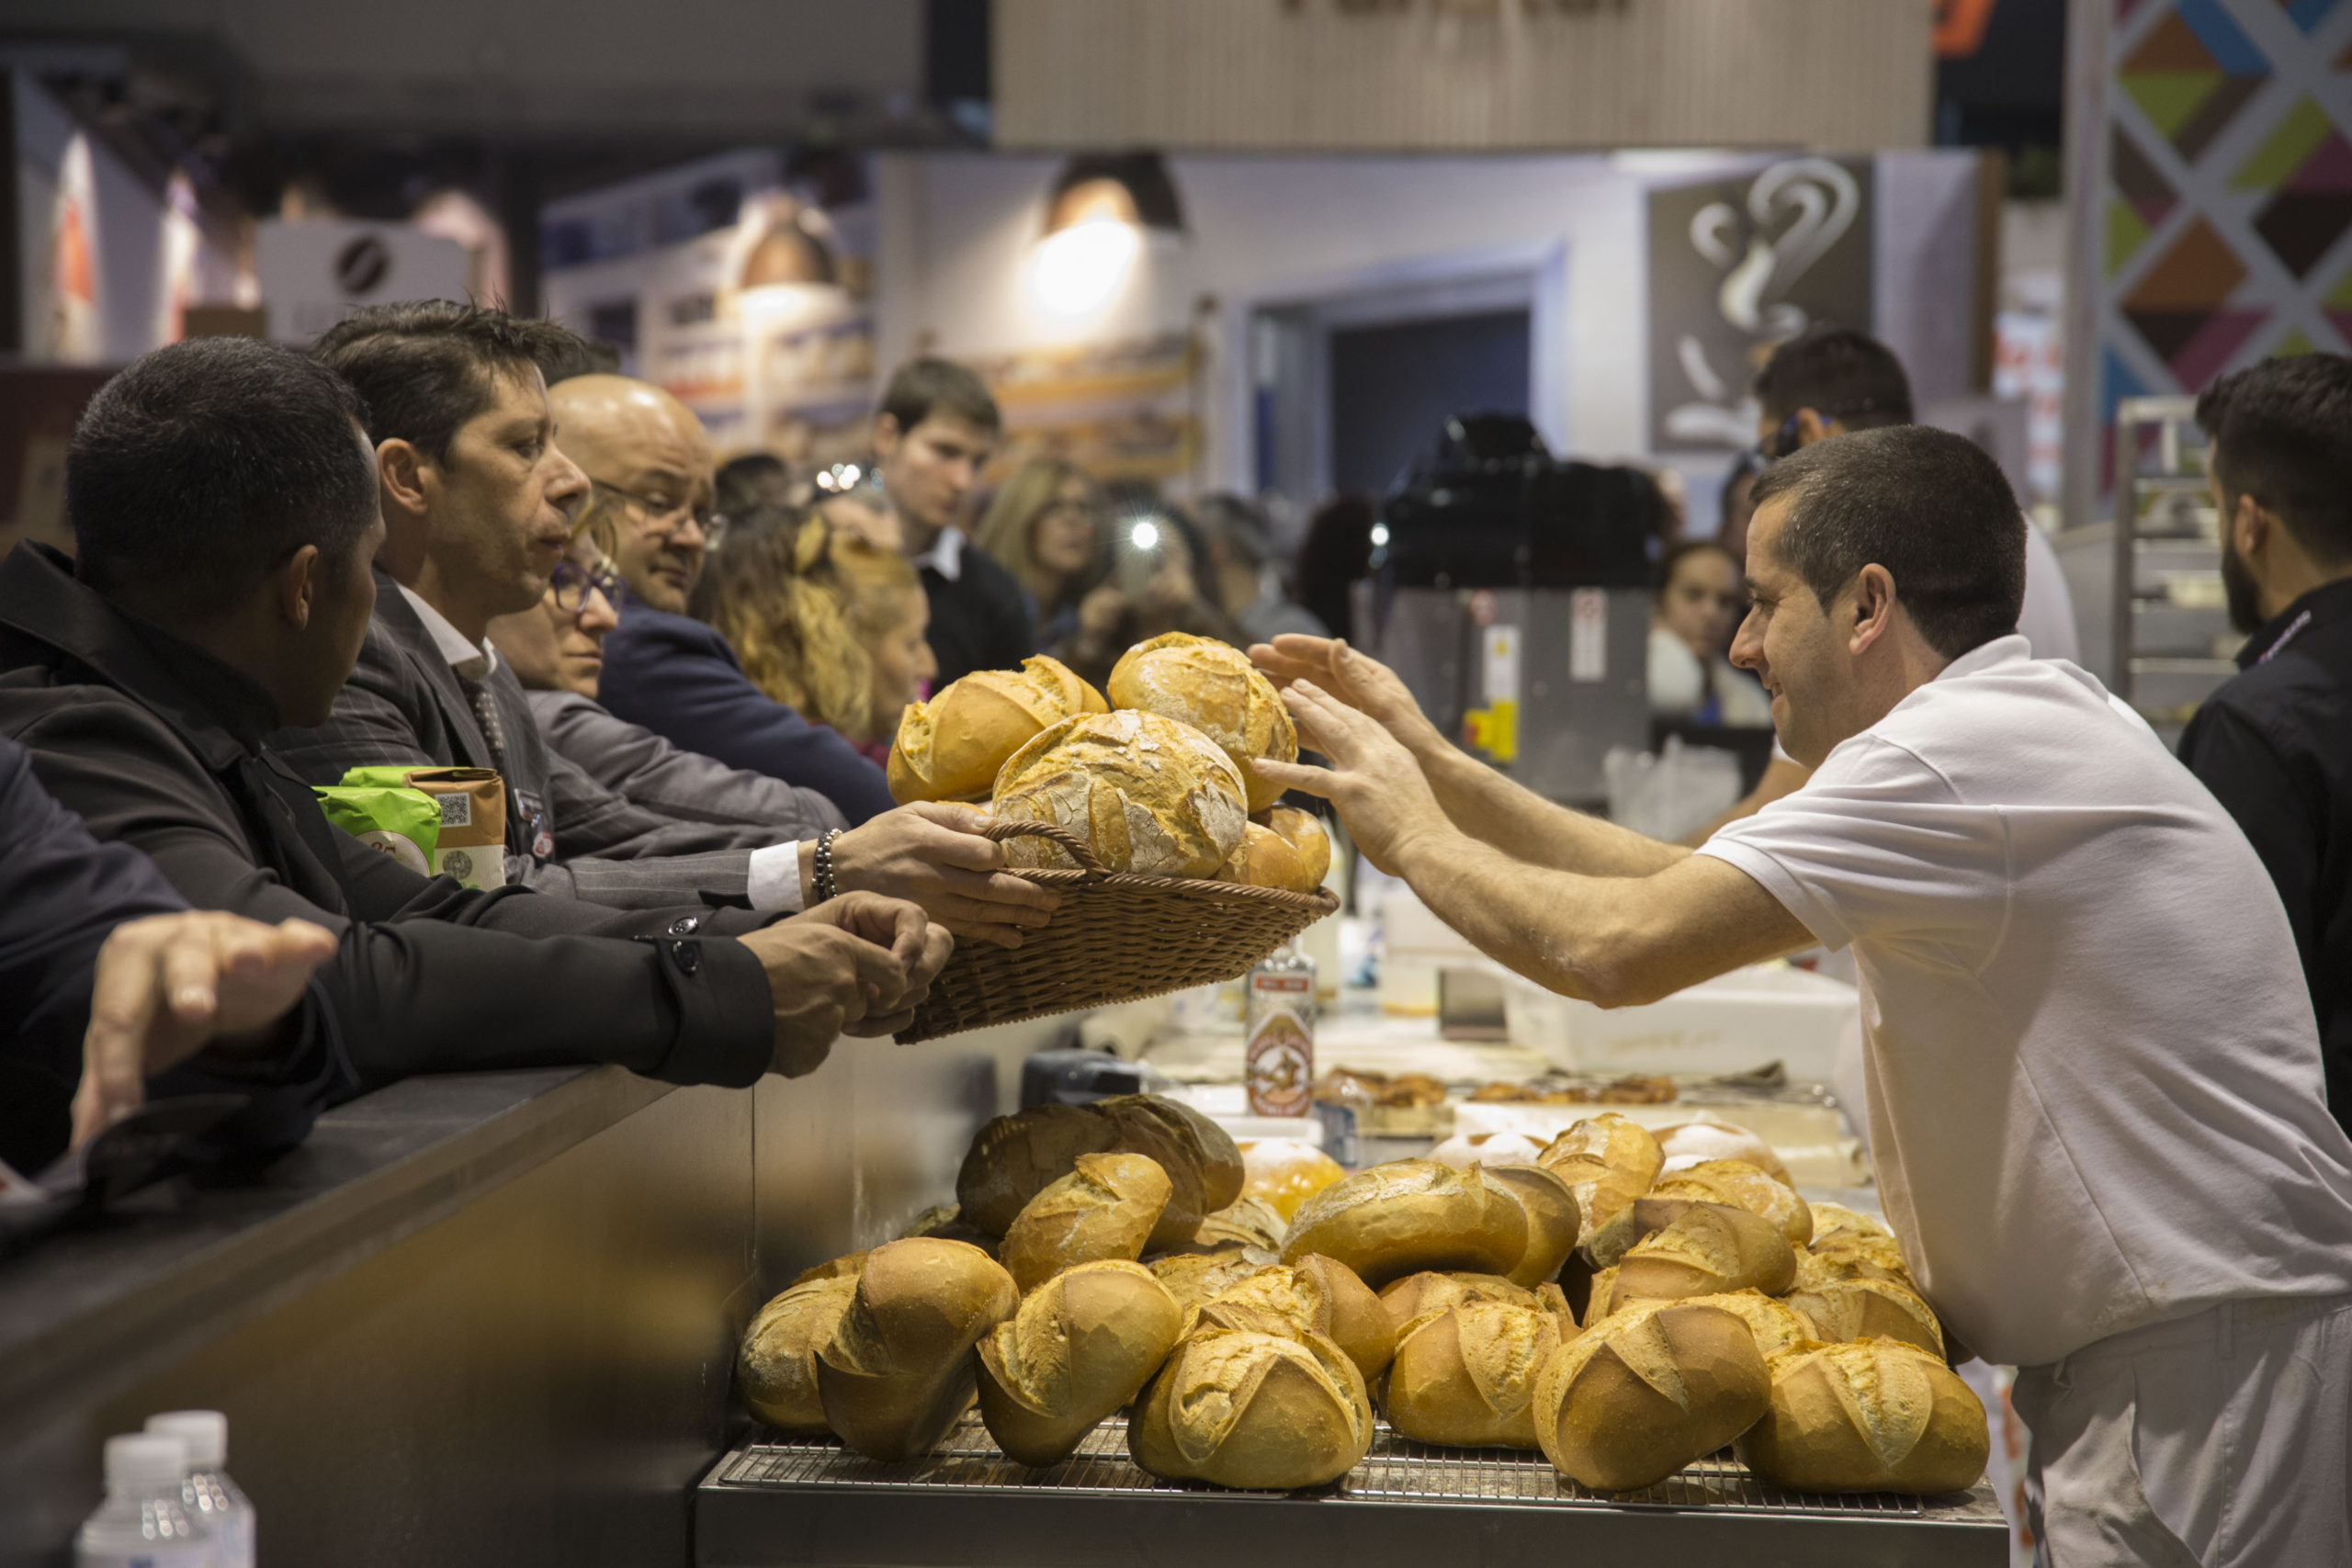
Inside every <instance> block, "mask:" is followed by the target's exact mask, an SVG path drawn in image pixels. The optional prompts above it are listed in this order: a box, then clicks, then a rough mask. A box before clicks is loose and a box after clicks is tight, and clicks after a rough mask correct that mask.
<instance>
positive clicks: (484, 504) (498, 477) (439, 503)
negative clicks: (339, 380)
mask: <svg viewBox="0 0 2352 1568" xmlns="http://www.w3.org/2000/svg"><path fill="white" fill-rule="evenodd" d="M554 434H555V423H554V417H553V415H552V414H551V413H550V412H549V411H548V391H547V384H546V383H545V382H544V381H542V380H541V379H540V378H539V373H538V371H537V370H536V369H530V370H526V371H524V372H523V373H521V374H512V373H510V374H498V375H493V376H492V398H491V404H490V407H489V408H488V409H486V410H484V411H483V412H481V413H479V414H476V415H475V416H474V417H473V418H472V419H469V420H468V421H467V422H466V423H464V424H461V425H459V426H458V433H457V434H456V435H455V436H453V437H452V438H451V440H450V443H449V451H448V455H447V457H446V459H439V460H435V461H433V462H430V463H428V464H426V465H425V466H424V469H423V470H422V474H421V477H422V480H423V483H424V491H425V497H426V522H427V526H428V527H429V528H430V530H431V534H432V537H431V541H430V543H429V544H428V545H427V546H426V547H425V569H424V574H423V581H421V582H420V590H421V591H422V592H424V596H425V597H426V598H427V599H429V600H432V601H433V602H434V603H435V604H436V605H437V606H439V607H440V609H441V610H442V613H443V614H444V615H449V616H450V618H451V619H453V620H456V621H458V623H459V624H460V625H461V626H462V625H463V624H464V623H465V622H466V621H468V620H469V619H474V618H477V617H478V618H480V619H481V620H484V621H487V620H488V619H489V618H490V617H492V616H494V615H511V614H513V613H515V611H518V610H525V609H528V608H529V607H530V606H531V605H533V604H537V602H538V598H539V595H540V594H541V593H543V592H546V591H547V585H548V573H549V572H550V571H552V570H555V563H556V562H557V561H558V560H560V559H561V558H562V556H563V551H564V547H566V546H567V545H568V544H570V543H571V530H572V519H573V516H574V514H576V513H578V511H579V509H580V506H581V503H582V501H583V500H584V498H585V497H586V495H587V493H588V485H587V480H586V479H585V478H584V477H582V474H581V472H580V469H579V468H578V467H577V466H575V465H574V464H573V463H572V461H571V458H569V457H565V456H564V454H563V453H562V452H561V451H560V450H559V449H558V448H557V446H556V445H555V440H554Z"/></svg>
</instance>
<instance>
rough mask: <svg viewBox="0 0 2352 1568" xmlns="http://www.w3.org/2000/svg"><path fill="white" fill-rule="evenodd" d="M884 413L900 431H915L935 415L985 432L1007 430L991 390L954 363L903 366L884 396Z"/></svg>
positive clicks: (921, 362)
mask: <svg viewBox="0 0 2352 1568" xmlns="http://www.w3.org/2000/svg"><path fill="white" fill-rule="evenodd" d="M881 412H884V413H887V414H888V415H889V416H890V417H891V418H892V419H894V420H896V421H897V422H898V424H899V429H900V430H912V429H913V428H914V427H915V426H916V425H918V424H921V423H922V422H923V421H924V420H927V419H929V418H930V417H931V416H932V415H933V414H935V413H944V414H947V415H949V416H951V417H953V418H956V419H960V420H963V421H965V422H966V423H970V424H977V425H978V426H979V427H980V428H981V429H982V430H989V431H994V430H1001V429H1002V428H1003V427H1004V420H1003V417H1002V416H1001V415H1000V414H999V413H998V412H996V400H995V399H994V398H992V397H990V396H989V389H988V388H987V386H986V385H985V384H983V383H982V381H981V380H980V378H978V376H975V375H973V374H972V372H971V371H969V370H968V369H967V368H965V367H963V366H961V365H958V364H956V362H955V361H954V360H952V359H932V358H923V359H910V360H908V361H907V362H906V363H905V364H904V365H901V366H899V368H898V370H897V371H896V372H895V373H893V374H892V376H891V377H890V385H889V387H888V389H886V390H885V391H884V392H883V394H882V408H881Z"/></svg>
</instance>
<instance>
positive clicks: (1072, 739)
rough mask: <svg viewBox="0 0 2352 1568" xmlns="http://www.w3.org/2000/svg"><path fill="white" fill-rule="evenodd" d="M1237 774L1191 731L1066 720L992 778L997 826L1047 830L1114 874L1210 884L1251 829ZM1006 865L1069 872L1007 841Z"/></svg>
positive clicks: (1038, 850) (1057, 857)
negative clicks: (1078, 842) (1066, 836)
mask: <svg viewBox="0 0 2352 1568" xmlns="http://www.w3.org/2000/svg"><path fill="white" fill-rule="evenodd" d="M1245 795H1246V791H1245V789H1244V786H1243V783H1242V778H1241V773H1240V771H1239V770H1238V768H1236V767H1235V766H1234V765H1233V761H1232V759H1231V758H1229V757H1227V755H1226V754H1225V752H1224V751H1222V750H1219V749H1218V747H1217V745H1216V742H1215V741H1213V740H1211V739H1209V738H1208V737H1207V736H1205V735H1204V734H1202V733H1201V732H1200V731H1199V730H1197V729H1194V728H1193V727H1192V726H1190V725H1188V724H1182V723H1179V722H1178V721H1176V720H1174V719H1170V718H1162V717H1161V716H1159V715H1158V714H1152V713H1139V712H1136V711H1133V710H1125V711H1122V712H1118V713H1106V714H1088V715H1084V716H1080V717H1077V718H1067V719H1064V720H1062V721H1061V722H1060V723H1059V724H1057V725H1055V726H1054V727H1053V728H1050V729H1046V730H1045V731H1043V732H1042V733H1040V734H1039V735H1038V736H1037V737H1036V738H1035V739H1033V740H1031V741H1029V742H1028V744H1026V745H1024V746H1023V747H1022V748H1021V750H1018V751H1015V752H1014V753H1013V754H1012V757H1011V758H1010V759H1009V760H1007V761H1006V762H1005V764H1004V767H1003V769H1002V771H1001V772H1000V773H998V774H997V777H996V795H995V804H994V810H995V813H996V816H997V818H998V819H999V820H1001V821H1007V822H1051V823H1054V824H1055V825H1057V826H1058V827H1062V828H1067V829H1069V831H1071V832H1072V833H1075V834H1077V835H1078V836H1079V837H1080V839H1083V840H1085V841H1086V844H1087V847H1088V848H1089V849H1091V850H1092V851H1093V852H1094V854H1095V858H1096V859H1098V860H1100V861H1101V862H1102V863H1103V864H1104V865H1105V866H1107V867H1109V868H1110V869H1111V870H1113V871H1126V872H1134V873H1136V874H1138V875H1144V876H1194V877H1212V876H1215V875H1216V874H1217V871H1218V869H1219V868H1220V867H1222V866H1223V865H1224V864H1225V863H1226V861H1227V858H1228V857H1230V856H1231V855H1232V853H1233V852H1234V849H1235V847H1236V846H1238V844H1239V843H1240V842H1241V830H1242V829H1244V828H1245V827H1247V826H1249V818H1248V817H1247V816H1246V815H1245V813H1246V812H1247V811H1248V809H1249V807H1248V806H1247V804H1246V801H1245ZM1004 854H1005V862H1006V863H1007V864H1009V865H1013V866H1046V867H1056V868H1059V869H1062V870H1071V869H1075V867H1076V864H1077V863H1076V862H1074V861H1073V860H1071V859H1070V857H1069V855H1067V854H1065V853H1063V852H1062V851H1061V850H1060V849H1058V848H1057V847H1056V846H1054V845H1052V844H1050V843H1047V842H1046V840H1043V839H1012V840H1006V842H1005V845H1004Z"/></svg>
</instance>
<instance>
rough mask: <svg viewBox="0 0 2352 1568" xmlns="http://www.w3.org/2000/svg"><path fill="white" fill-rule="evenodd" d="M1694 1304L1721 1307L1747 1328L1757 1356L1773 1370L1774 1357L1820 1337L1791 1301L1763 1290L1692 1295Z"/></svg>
mask: <svg viewBox="0 0 2352 1568" xmlns="http://www.w3.org/2000/svg"><path fill="white" fill-rule="evenodd" d="M1690 1300H1691V1301H1692V1302H1693V1303H1703V1304H1705V1305H1707V1306H1719V1307H1721V1308H1723V1309H1724V1311H1725V1312H1727V1313H1730V1314H1733V1315H1734V1316H1736V1317H1737V1318H1738V1319H1739V1320H1740V1321H1741V1322H1742V1323H1745V1324H1746V1325H1747V1331H1748V1332H1749V1333H1750V1334H1753V1335H1754V1336H1756V1353H1757V1354H1758V1355H1759V1356H1761V1357H1763V1358H1764V1364H1765V1365H1766V1366H1767V1367H1770V1365H1771V1363H1772V1358H1773V1357H1775V1356H1777V1355H1779V1354H1780V1353H1781V1351H1783V1350H1785V1349H1788V1348H1790V1347H1791V1346H1792V1345H1805V1344H1810V1343H1812V1342H1813V1341H1815V1340H1816V1339H1818V1338H1820V1336H1819V1335H1817V1334H1815V1333H1814V1332H1813V1323H1812V1321H1811V1320H1810V1319H1809V1318H1806V1317H1804V1315H1803V1314H1799V1313H1798V1312H1797V1311H1796V1310H1795V1309H1794V1308H1792V1307H1791V1306H1790V1305H1789V1303H1787V1302H1784V1301H1781V1300H1780V1299H1779V1298H1777V1297H1774V1296H1768V1295H1766V1294H1765V1293H1764V1292H1761V1291H1730V1292H1724V1293H1723V1294H1721V1295H1713V1296H1692V1297H1691V1298H1690Z"/></svg>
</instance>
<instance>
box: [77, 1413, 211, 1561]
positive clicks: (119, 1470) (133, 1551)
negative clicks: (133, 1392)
mask: <svg viewBox="0 0 2352 1568" xmlns="http://www.w3.org/2000/svg"><path fill="white" fill-rule="evenodd" d="M106 1451H107V1461H106V1462H107V1500H106V1501H105V1502H104V1503H103V1504H101V1505H100V1506H99V1507H98V1511H97V1512H96V1513H95V1514H92V1515H91V1516H90V1517H88V1518H86V1519H85V1520H83V1521H82V1529H81V1531H80V1533H79V1534H77V1535H75V1536H74V1563H75V1565H76V1568H217V1564H216V1563H215V1562H214V1559H213V1556H212V1537H211V1534H210V1533H209V1531H207V1530H206V1529H205V1528H204V1526H203V1524H202V1523H201V1522H200V1521H199V1519H198V1517H196V1516H194V1515H192V1514H190V1513H189V1512H188V1510H187V1508H186V1507H185V1506H182V1504H181V1502H180V1478H181V1477H182V1476H184V1475H186V1474H187V1444H186V1443H183V1442H181V1441H180V1440H179V1439H178V1438H167V1437H164V1436H163V1435H162V1434H161V1433H157V1432H133V1433H129V1434H126V1435H125V1436H123V1437H119V1438H107V1450H106Z"/></svg>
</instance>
